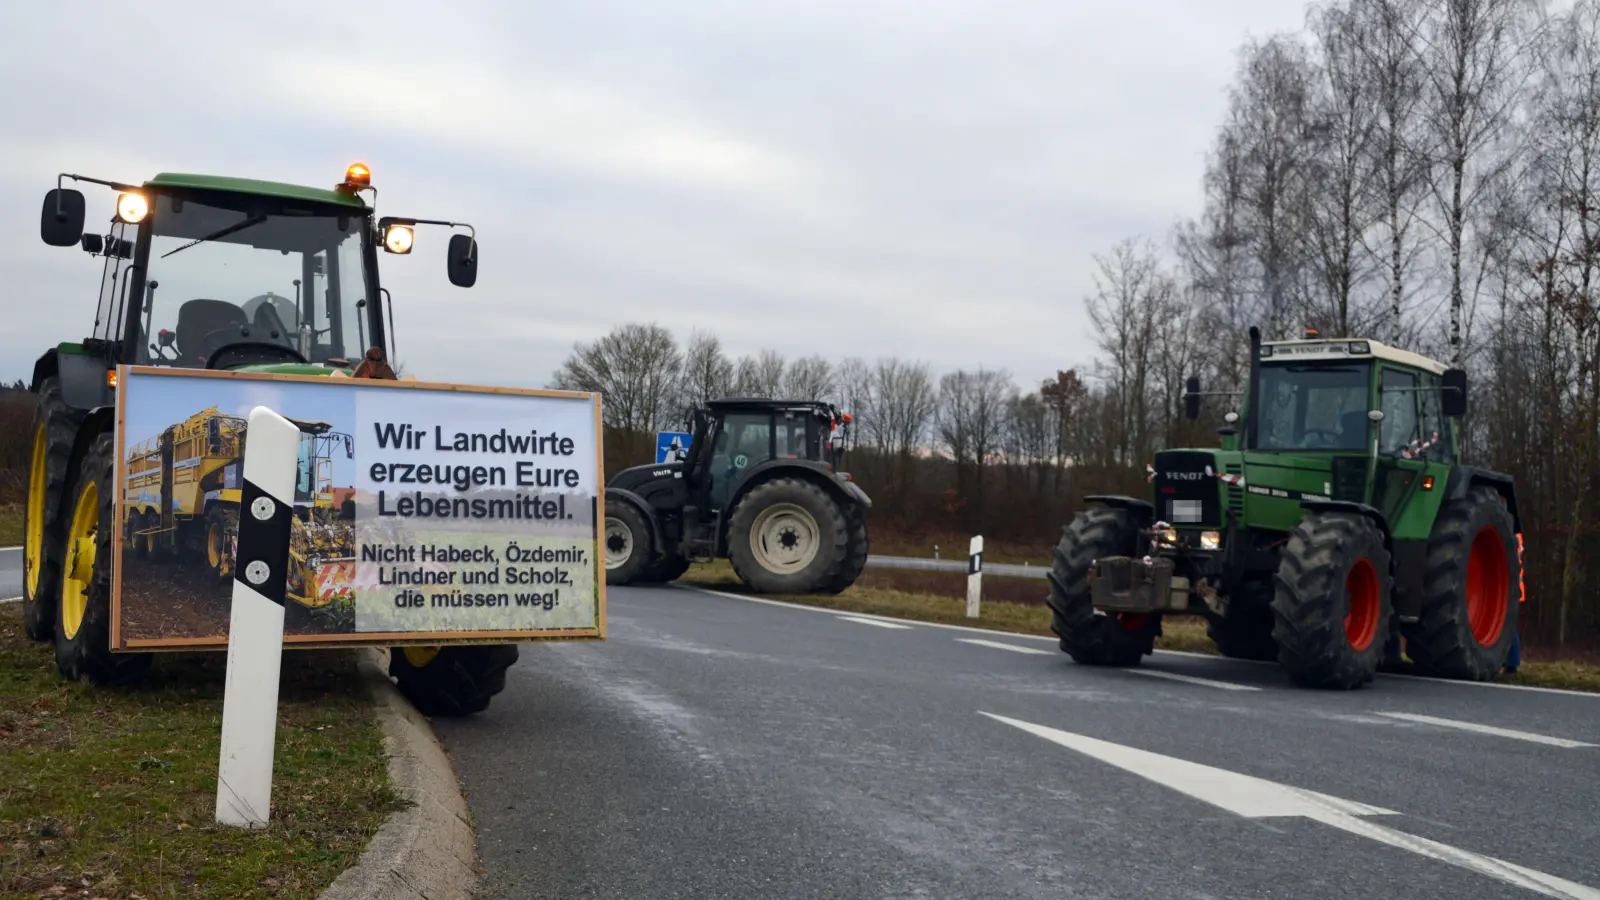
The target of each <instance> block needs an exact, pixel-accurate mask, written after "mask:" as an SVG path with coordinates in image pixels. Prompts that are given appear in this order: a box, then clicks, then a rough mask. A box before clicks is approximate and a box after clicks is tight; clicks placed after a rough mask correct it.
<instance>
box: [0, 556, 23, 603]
mask: <svg viewBox="0 0 1600 900" xmlns="http://www.w3.org/2000/svg"><path fill="white" fill-rule="evenodd" d="M21 596H22V548H21V547H8V548H6V549H3V550H0V600H10V599H12V598H13V597H21Z"/></svg>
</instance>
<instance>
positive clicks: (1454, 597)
mask: <svg viewBox="0 0 1600 900" xmlns="http://www.w3.org/2000/svg"><path fill="white" fill-rule="evenodd" d="M1516 541H1517V538H1516V524H1515V522H1514V520H1513V519H1512V518H1511V513H1510V511H1509V510H1507V509H1506V507H1505V504H1504V503H1503V502H1502V501H1501V498H1500V494H1499V493H1498V492H1496V491H1495V490H1493V489H1492V488H1488V487H1475V488H1473V489H1472V490H1471V491H1469V492H1468V494H1467V496H1465V497H1463V498H1461V499H1459V500H1452V501H1450V502H1448V503H1446V504H1445V506H1444V508H1443V509H1441V510H1440V511H1439V517H1438V519H1436V520H1435V521H1434V525H1433V535H1432V536H1431V537H1430V539H1429V541H1428V569H1427V575H1426V580H1425V581H1424V586H1423V595H1422V596H1423V600H1422V614H1421V616H1419V617H1418V620H1417V621H1416V622H1414V623H1411V624H1409V625H1407V626H1405V633H1406V655H1407V656H1410V657H1411V660H1412V661H1413V662H1415V663H1416V664H1417V668H1418V669H1420V670H1422V671H1425V672H1427V673H1428V674H1430V675H1435V676H1438V677H1441V678H1459V679H1465V680H1471V681H1486V680H1488V679H1490V678H1492V677H1494V675H1495V674H1496V673H1497V672H1499V671H1500V669H1501V668H1502V667H1503V666H1504V665H1505V661H1506V655H1507V654H1509V653H1510V652H1511V644H1512V642H1513V641H1515V640H1516V635H1517V612H1518V603H1519V600H1520V590H1519V588H1518V583H1519V579H1518V578H1517V572H1518V563H1517V542H1516Z"/></svg>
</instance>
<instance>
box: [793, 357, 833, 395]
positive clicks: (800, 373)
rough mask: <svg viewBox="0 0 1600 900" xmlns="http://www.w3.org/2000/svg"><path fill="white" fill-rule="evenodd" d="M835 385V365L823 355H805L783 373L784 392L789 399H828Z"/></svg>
mask: <svg viewBox="0 0 1600 900" xmlns="http://www.w3.org/2000/svg"><path fill="white" fill-rule="evenodd" d="M832 387H833V365H832V364H831V363H829V362H828V360H827V358H826V357H823V356H816V355H813V356H804V357H801V358H800V359H797V360H795V361H793V362H792V363H790V364H789V367H788V370H787V371H785V372H784V373H783V393H784V395H785V398H786V399H789V400H826V399H828V396H829V394H830V393H831V388H832Z"/></svg>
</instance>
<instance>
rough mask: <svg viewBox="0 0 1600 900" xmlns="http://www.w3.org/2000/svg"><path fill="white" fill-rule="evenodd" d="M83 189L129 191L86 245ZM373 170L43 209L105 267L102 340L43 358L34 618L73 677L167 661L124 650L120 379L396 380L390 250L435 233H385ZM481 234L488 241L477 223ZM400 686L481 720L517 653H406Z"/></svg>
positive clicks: (394, 226)
mask: <svg viewBox="0 0 1600 900" xmlns="http://www.w3.org/2000/svg"><path fill="white" fill-rule="evenodd" d="M66 179H72V180H73V181H79V182H89V183H93V184H98V185H103V186H105V187H109V188H111V189H112V190H115V191H118V192H119V193H118V195H117V200H116V212H115V215H114V216H112V217H111V219H110V223H109V226H108V230H107V232H106V233H105V234H103V235H102V234H85V233H84V225H85V218H86V215H87V213H86V202H85V200H84V195H83V194H82V193H81V192H79V191H77V190H74V189H71V188H63V187H61V186H60V185H61V183H62V182H63V181H64V180H66ZM371 179H372V174H371V172H370V171H369V170H368V169H367V167H366V166H364V165H362V164H360V163H357V164H355V165H352V166H350V167H349V168H348V169H347V170H346V171H345V177H344V180H343V181H341V182H340V183H339V184H337V185H335V186H334V187H333V188H332V189H324V188H314V187H303V186H299V185H292V184H281V183H278V182H269V181H256V180H252V179H244V178H225V177H214V176H206V175H183V174H161V175H157V176H155V177H154V178H152V179H150V180H149V181H147V182H145V183H144V184H142V185H129V184H120V183H117V182H114V181H103V180H101V179H97V178H87V177H84V176H80V175H62V176H61V177H60V179H58V182H57V187H56V188H55V189H54V190H52V191H50V192H49V193H48V194H47V195H46V196H45V200H44V207H43V209H42V210H41V218H40V223H39V228H40V235H41V237H42V238H43V239H44V242H45V243H46V244H49V245H51V246H54V247H75V246H76V247H81V248H82V249H83V250H84V251H85V252H87V253H89V254H91V255H93V256H98V257H101V258H102V259H104V261H105V262H104V272H103V274H102V276H101V282H100V298H99V305H98V308H97V310H96V312H95V317H94V326H93V329H92V331H91V333H90V334H89V335H88V336H87V337H85V338H84V339H83V340H82V341H80V342H77V343H63V344H60V345H58V346H56V347H54V348H52V349H50V350H48V351H46V352H45V353H44V355H42V356H40V357H39V360H38V362H36V363H35V364H34V368H33V384H32V389H33V392H34V393H35V395H36V396H37V398H38V399H37V404H38V405H37V412H36V414H35V418H34V422H33V426H32V431H31V437H32V441H33V451H32V468H31V472H30V476H29V483H28V502H27V507H26V512H25V514H24V517H25V526H24V533H25V540H24V552H23V557H24V578H23V580H24V588H23V616H24V619H25V628H26V631H27V634H28V636H29V637H30V638H33V639H35V640H39V641H53V642H54V643H55V650H56V664H57V667H58V668H59V669H60V671H61V674H62V675H63V676H64V677H67V678H70V679H73V680H79V679H83V680H89V681H92V682H96V683H101V684H108V683H118V682H126V681H131V680H133V679H136V678H137V677H139V676H140V675H141V674H143V673H144V671H145V670H146V669H147V668H148V666H149V664H150V654H148V653H128V652H113V651H112V650H111V645H110V629H111V607H110V591H111V578H112V573H111V567H112V558H113V557H112V541H113V540H115V539H116V538H117V536H118V535H119V534H120V533H121V531H122V529H121V528H119V527H118V526H117V523H115V522H114V521H113V510H114V508H115V501H116V497H117V495H118V494H119V492H120V486H119V485H116V484H115V483H114V477H115V476H114V474H113V473H114V472H115V463H116V452H117V441H116V427H117V417H116V367H117V366H118V365H119V364H127V365H141V366H171V367H175V368H201V369H213V370H216V369H227V370H232V371H249V372H273V373H285V374H297V375H331V374H333V373H335V372H339V373H341V374H344V375H348V376H350V377H355V378H389V379H392V378H394V377H395V374H394V370H393V369H392V368H391V366H390V364H389V359H390V348H391V346H392V340H393V338H392V335H391V334H390V331H391V330H392V327H393V324H394V312H393V308H392V306H391V307H390V308H389V316H388V322H387V323H385V321H384V316H383V315H382V309H383V304H382V302H381V301H383V300H385V299H387V294H388V292H387V291H385V290H383V289H382V288H380V287H379V284H378V248H379V247H382V248H383V249H384V250H385V251H386V252H389V253H400V254H404V253H409V252H410V251H411V249H412V245H413V242H414V232H413V229H414V227H415V226H416V225H418V224H437V225H447V226H454V225H455V223H451V222H440V221H437V220H429V219H398V218H384V219H375V218H374V217H375V210H374V209H373V207H372V206H370V205H368V203H367V202H366V201H365V200H364V199H363V198H362V196H361V195H362V193H363V192H364V191H368V190H370V189H371V187H372V185H371ZM467 227H468V231H469V232H470V231H471V228H470V226H467ZM447 261H448V271H449V276H450V281H451V282H452V283H453V284H455V285H457V286H458V287H471V286H472V285H473V284H474V283H475V282H476V280H477V266H478V245H477V240H476V237H475V236H473V235H472V234H455V235H452V237H451V239H450V244H449V248H448V252H447ZM390 656H391V664H390V673H391V674H392V675H394V676H395V677H396V678H397V679H398V681H399V686H400V688H401V690H402V691H404V692H405V693H406V694H407V696H408V697H410V698H411V699H412V701H413V702H414V703H415V704H416V705H417V706H418V708H419V709H421V710H422V711H423V712H425V713H429V714H450V713H465V712H474V711H477V710H481V709H483V708H485V707H486V706H487V705H488V702H489V698H490V697H492V696H493V695H494V694H495V693H498V692H499V691H500V690H501V689H502V688H503V686H504V683H505V670H506V668H507V667H509V666H510V665H511V664H512V663H513V662H515V661H516V659H517V648H516V646H514V645H503V646H497V645H481V644H474V645H462V646H446V647H442V648H441V647H418V646H407V647H404V648H399V647H397V648H395V652H393V653H391V654H390Z"/></svg>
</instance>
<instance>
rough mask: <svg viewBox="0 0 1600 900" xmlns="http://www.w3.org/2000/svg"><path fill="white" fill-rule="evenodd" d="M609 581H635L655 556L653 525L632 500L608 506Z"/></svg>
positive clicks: (607, 579) (607, 581)
mask: <svg viewBox="0 0 1600 900" xmlns="http://www.w3.org/2000/svg"><path fill="white" fill-rule="evenodd" d="M605 542H606V584H632V583H633V582H634V581H637V580H639V578H640V576H641V575H642V574H643V573H644V571H645V568H646V567H647V566H648V565H649V563H650V557H651V556H653V555H654V553H655V548H654V546H652V544H653V542H652V541H651V539H650V525H649V523H647V522H646V521H645V520H644V516H643V515H641V514H640V513H639V511H638V510H637V509H635V508H633V507H632V506H631V505H629V504H628V503H625V502H622V501H618V502H616V503H614V504H611V505H610V506H609V507H607V509H606V530H605Z"/></svg>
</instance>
